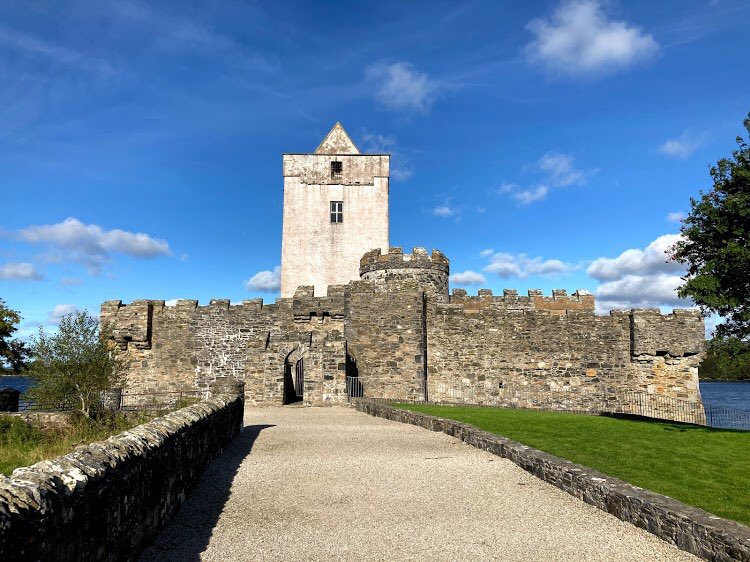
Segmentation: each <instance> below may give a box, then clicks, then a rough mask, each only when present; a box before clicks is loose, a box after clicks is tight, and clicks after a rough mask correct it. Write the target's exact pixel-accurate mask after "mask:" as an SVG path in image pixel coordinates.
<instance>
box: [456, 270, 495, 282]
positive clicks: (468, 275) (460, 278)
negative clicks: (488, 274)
mask: <svg viewBox="0 0 750 562" xmlns="http://www.w3.org/2000/svg"><path fill="white" fill-rule="evenodd" d="M450 282H451V283H457V284H459V285H482V284H485V283H487V279H485V278H484V275H482V274H481V273H478V272H476V271H471V270H470V269H467V270H466V271H462V272H460V273H454V274H453V275H451V276H450Z"/></svg>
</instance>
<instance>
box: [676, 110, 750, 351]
mask: <svg viewBox="0 0 750 562" xmlns="http://www.w3.org/2000/svg"><path fill="white" fill-rule="evenodd" d="M744 125H745V129H746V130H747V132H748V134H749V135H750V113H748V117H747V119H745V121H744ZM710 173H711V178H712V179H713V187H712V188H711V190H710V191H709V192H708V193H703V192H702V191H701V192H700V198H699V199H697V200H696V199H693V198H691V199H690V205H691V211H690V215H689V216H688V217H686V218H685V219H684V220H683V222H682V228H681V229H680V231H681V233H682V238H683V239H682V240H681V241H680V242H677V243H676V244H675V245H674V247H673V248H672V252H673V258H674V259H675V260H677V261H678V262H680V263H684V264H687V266H688V270H687V274H686V275H685V276H684V277H683V278H682V279H683V281H685V283H684V285H682V286H681V287H679V288H678V291H677V293H678V295H679V296H680V297H681V298H691V299H693V301H695V303H696V304H697V305H698V306H700V307H701V309H703V311H704V313H708V312H714V313H717V314H719V316H721V317H723V318H724V323H723V324H720V325H719V326H718V327H717V329H716V335H717V336H718V337H719V338H739V339H741V340H746V339H747V338H748V336H750V147H748V144H747V143H746V142H745V141H744V140H743V139H742V137H739V136H738V137H737V149H736V150H734V151H732V156H731V157H730V158H722V159H721V160H719V161H718V162H717V163H716V165H715V166H711V168H710Z"/></svg>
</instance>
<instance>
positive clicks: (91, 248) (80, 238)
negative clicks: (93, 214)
mask: <svg viewBox="0 0 750 562" xmlns="http://www.w3.org/2000/svg"><path fill="white" fill-rule="evenodd" d="M18 238H20V239H21V240H23V241H25V242H28V243H30V244H47V245H49V246H51V247H52V248H53V249H54V250H55V251H56V252H57V254H56V255H55V256H54V258H55V260H56V261H64V260H66V259H67V260H71V261H74V262H78V263H83V264H85V265H86V266H87V267H88V268H89V271H91V272H92V273H99V272H100V271H101V265H102V263H104V262H105V261H107V260H108V259H109V258H110V256H111V254H113V253H119V254H125V255H128V256H131V257H135V258H154V257H156V256H168V255H171V254H172V252H171V250H170V249H169V243H168V242H167V241H166V240H161V239H159V238H152V237H151V236H149V235H148V234H144V233H141V232H138V233H133V232H128V231H125V230H120V229H119V228H115V229H113V230H104V229H103V228H102V227H100V226H98V225H95V224H83V223H82V222H81V221H79V220H78V219H76V218H67V219H65V220H64V221H62V222H59V223H57V224H49V225H40V226H29V227H27V228H24V229H22V230H20V231H18Z"/></svg>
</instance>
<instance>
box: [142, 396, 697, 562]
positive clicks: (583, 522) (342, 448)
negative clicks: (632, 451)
mask: <svg viewBox="0 0 750 562" xmlns="http://www.w3.org/2000/svg"><path fill="white" fill-rule="evenodd" d="M245 424H246V428H245V431H244V433H243V434H242V435H241V436H240V437H239V438H238V439H237V440H236V441H235V442H234V444H233V446H232V448H231V449H230V450H229V451H228V452H227V453H225V454H224V455H223V456H222V457H221V458H220V459H219V460H218V461H216V462H215V463H213V464H212V465H211V467H210V468H209V470H208V471H207V472H206V474H205V475H204V477H203V479H202V480H201V483H200V485H199V487H198V488H197V489H196V491H195V492H194V493H193V494H192V495H191V497H190V499H189V500H188V501H187V503H186V504H185V505H184V506H183V508H182V510H181V511H180V512H179V513H178V514H177V516H176V517H175V518H174V519H173V520H172V522H170V524H169V525H168V526H167V527H166V528H165V529H164V531H162V533H161V535H160V536H159V537H158V539H157V541H156V543H155V544H154V545H153V546H152V547H151V548H150V549H149V550H147V551H146V552H145V553H144V555H143V557H142V559H141V560H143V561H150V560H174V561H177V560H179V561H181V562H183V561H190V560H216V561H228V560H274V561H276V560H500V559H502V560H523V561H537V560H539V561H541V560H555V561H557V562H559V561H566V560H617V561H621V560H622V561H625V560H633V561H636V560H637V561H642V560H649V561H659V560H697V558H695V557H693V556H691V555H689V554H687V553H685V552H682V551H680V550H678V549H677V548H675V547H672V546H670V545H668V544H666V543H664V542H662V541H660V540H659V539H657V538H656V537H654V536H652V535H650V534H648V533H646V532H645V531H642V530H640V529H637V528H636V527H633V526H632V525H629V524H627V523H623V522H622V521H620V520H619V519H616V518H615V517H612V516H610V515H607V514H605V513H603V512H601V511H599V510H597V509H595V508H593V507H591V506H589V505H586V504H584V503H583V502H581V501H579V500H576V499H574V498H573V497H571V496H569V495H567V494H566V493H564V492H562V491H560V490H558V489H556V488H554V487H553V486H551V485H548V484H545V483H543V482H541V481H540V480H537V479H536V478H534V477H533V476H531V475H529V474H528V473H526V472H524V471H523V470H521V469H520V468H518V467H517V466H516V465H514V464H513V463H511V462H510V461H507V460H505V459H501V458H498V457H495V456H493V455H490V454H489V453H486V452H484V451H480V450H478V449H475V448H473V447H470V446H468V445H465V444H463V443H461V442H459V441H457V440H456V439H454V438H452V437H449V436H447V435H444V434H442V433H433V432H430V431H426V430H424V429H420V428H417V427H414V426H410V425H405V424H400V423H397V422H389V421H386V420H383V419H380V418H373V417H370V416H368V415H366V414H361V413H358V412H355V411H354V410H351V409H346V408H296V407H287V408H253V409H248V410H247V411H246V414H245Z"/></svg>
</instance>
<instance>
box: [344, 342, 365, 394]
mask: <svg viewBox="0 0 750 562" xmlns="http://www.w3.org/2000/svg"><path fill="white" fill-rule="evenodd" d="M346 395H347V396H348V397H349V402H351V401H352V398H362V397H364V395H365V389H364V387H363V386H362V381H361V380H360V378H359V369H358V368H357V360H356V359H355V358H354V357H352V356H351V355H350V354H349V352H347V353H346Z"/></svg>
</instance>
